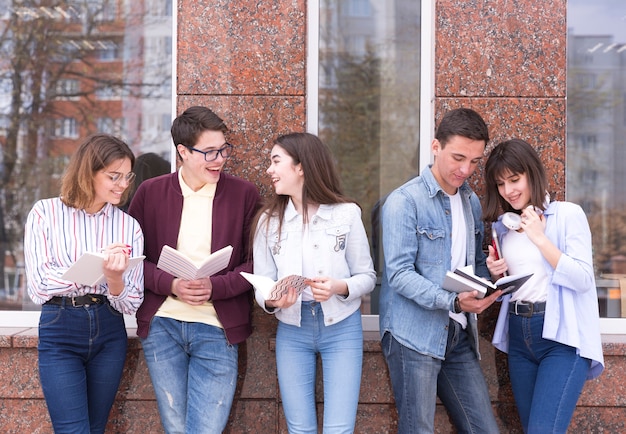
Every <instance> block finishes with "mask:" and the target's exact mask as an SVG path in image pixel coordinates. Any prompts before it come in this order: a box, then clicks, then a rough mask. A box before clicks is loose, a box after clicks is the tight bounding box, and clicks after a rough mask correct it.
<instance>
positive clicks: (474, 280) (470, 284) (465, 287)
mask: <svg viewBox="0 0 626 434" xmlns="http://www.w3.org/2000/svg"><path fill="white" fill-rule="evenodd" d="M532 275H533V273H530V274H521V275H520V274H516V275H513V276H504V277H502V278H500V279H498V280H497V281H496V282H495V283H492V282H490V281H488V280H487V279H484V278H482V277H479V276H476V275H475V274H474V271H473V267H472V266H467V267H463V268H457V269H456V270H454V271H448V272H447V273H446V277H445V279H444V281H443V284H442V287H443V289H446V290H448V291H452V292H456V293H460V292H466V291H478V298H483V297H484V296H485V295H488V294H491V293H492V292H493V291H497V290H502V295H505V294H509V293H512V292H515V291H517V290H518V289H519V288H520V287H521V286H522V285H523V284H524V283H526V281H527V280H528V279H530V278H531V276H532Z"/></svg>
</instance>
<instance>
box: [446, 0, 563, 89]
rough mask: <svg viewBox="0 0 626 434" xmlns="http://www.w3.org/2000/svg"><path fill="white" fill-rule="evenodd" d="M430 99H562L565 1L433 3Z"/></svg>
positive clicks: (452, 1) (485, 0)
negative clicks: (432, 92)
mask: <svg viewBox="0 0 626 434" xmlns="http://www.w3.org/2000/svg"><path fill="white" fill-rule="evenodd" d="M435 14H436V23H435V26H436V28H437V30H436V42H435V71H436V80H435V95H436V96H438V97H450V96H463V97H474V96H497V97H511V96H513V97H516V96H523V97H535V98H537V97H539V98H546V97H548V98H549V97H555V96H558V97H563V96H565V89H566V84H565V66H566V52H565V49H566V30H567V25H566V19H565V18H566V0H555V1H549V2H545V1H496V2H494V1H492V0H477V1H471V2H462V1H458V0H438V1H437V6H436V12H435Z"/></svg>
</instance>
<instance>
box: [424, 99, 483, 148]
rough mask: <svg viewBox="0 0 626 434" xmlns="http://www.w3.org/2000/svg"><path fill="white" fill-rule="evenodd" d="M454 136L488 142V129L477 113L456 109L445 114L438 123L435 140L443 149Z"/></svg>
mask: <svg viewBox="0 0 626 434" xmlns="http://www.w3.org/2000/svg"><path fill="white" fill-rule="evenodd" d="M454 136H461V137H467V138H468V139H473V140H483V141H484V142H485V145H486V144H487V142H489V129H488V128H487V124H486V123H485V120H484V119H483V118H482V116H480V115H479V114H478V113H477V112H475V111H474V110H472V109H468V108H457V109H453V110H450V111H448V112H446V114H445V115H444V116H443V119H441V122H439V126H438V127H437V131H436V132H435V138H436V139H437V140H438V141H439V143H441V147H442V148H444V147H445V146H446V144H447V143H448V141H449V140H450V139H451V138H452V137H454Z"/></svg>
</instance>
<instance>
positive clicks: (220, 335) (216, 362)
mask: <svg viewBox="0 0 626 434" xmlns="http://www.w3.org/2000/svg"><path fill="white" fill-rule="evenodd" d="M141 344H142V346H143V351H144V355H145V357H146V363H147V365H148V370H149V372H150V378H151V380H152V385H153V386H154V392H155V394H156V398H157V403H158V407H159V414H160V416H161V423H162V424H163V428H164V429H165V432H166V433H168V434H173V433H207V434H208V433H221V432H222V431H223V430H224V428H225V427H226V423H227V422H228V416H229V414H230V407H231V405H232V402H233V397H234V395H235V386H236V384H237V359H238V352H237V351H238V346H237V345H231V344H229V343H228V341H227V340H226V335H225V334H224V330H222V329H220V328H219V327H214V326H210V325H207V324H202V323H194V322H185V321H177V320H174V319H171V318H162V317H158V316H155V317H154V318H153V319H152V322H151V325H150V332H149V334H148V337H147V338H146V339H142V340H141Z"/></svg>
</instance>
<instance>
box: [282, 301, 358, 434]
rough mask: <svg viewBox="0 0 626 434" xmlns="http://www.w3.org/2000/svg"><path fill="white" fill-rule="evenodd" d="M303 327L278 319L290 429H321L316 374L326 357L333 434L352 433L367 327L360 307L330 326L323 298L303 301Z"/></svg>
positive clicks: (327, 425) (327, 410)
mask: <svg viewBox="0 0 626 434" xmlns="http://www.w3.org/2000/svg"><path fill="white" fill-rule="evenodd" d="M301 309H302V320H301V323H300V325H301V326H300V327H297V326H292V325H288V324H284V323H282V322H279V323H278V330H277V333H276V365H277V368H278V382H279V385H280V394H281V398H282V401H283V408H284V410H285V417H286V419H287V426H288V429H289V433H290V434H300V433H307V434H317V412H316V404H315V374H316V365H317V354H319V355H320V356H321V359H322V375H323V379H324V422H323V426H324V428H323V432H324V433H327V434H330V433H332V434H339V433H352V432H354V425H355V422H356V411H357V406H358V402H359V389H360V387H361V367H362V362H363V330H362V326H361V313H360V311H359V310H357V311H355V312H354V313H353V314H352V315H350V316H349V317H347V318H345V319H344V320H343V321H341V322H338V323H336V324H333V325H330V326H325V325H324V313H323V311H322V307H321V305H320V304H319V303H316V302H313V301H309V302H303V303H302V308H301Z"/></svg>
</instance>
